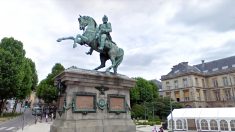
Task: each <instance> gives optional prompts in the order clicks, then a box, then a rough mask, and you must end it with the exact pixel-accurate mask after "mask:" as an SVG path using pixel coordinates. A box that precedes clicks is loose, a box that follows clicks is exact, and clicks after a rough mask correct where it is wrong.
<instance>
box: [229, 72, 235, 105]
mask: <svg viewBox="0 0 235 132" xmlns="http://www.w3.org/2000/svg"><path fill="white" fill-rule="evenodd" d="M228 75H229V80H230V84H231V89H232V94H233V103H234V106H235V96H234V87H233V82H232V79H231V74H228Z"/></svg>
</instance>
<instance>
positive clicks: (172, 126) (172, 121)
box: [170, 96, 174, 132]
mask: <svg viewBox="0 0 235 132" xmlns="http://www.w3.org/2000/svg"><path fill="white" fill-rule="evenodd" d="M170 108H171V131H172V132H174V125H173V124H174V120H173V113H172V101H171V96H170Z"/></svg>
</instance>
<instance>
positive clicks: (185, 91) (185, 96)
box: [183, 90, 189, 101]
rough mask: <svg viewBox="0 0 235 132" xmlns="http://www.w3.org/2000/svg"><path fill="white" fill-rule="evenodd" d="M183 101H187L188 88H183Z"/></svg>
mask: <svg viewBox="0 0 235 132" xmlns="http://www.w3.org/2000/svg"><path fill="white" fill-rule="evenodd" d="M183 92H184V101H189V90H184V91H183Z"/></svg>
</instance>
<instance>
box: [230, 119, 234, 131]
mask: <svg viewBox="0 0 235 132" xmlns="http://www.w3.org/2000/svg"><path fill="white" fill-rule="evenodd" d="M230 127H231V131H235V120H231V121H230Z"/></svg>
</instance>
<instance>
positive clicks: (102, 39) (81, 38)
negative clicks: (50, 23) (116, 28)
mask: <svg viewBox="0 0 235 132" xmlns="http://www.w3.org/2000/svg"><path fill="white" fill-rule="evenodd" d="M102 20H103V24H100V25H99V26H97V24H96V22H95V20H94V19H93V18H92V17H89V16H80V17H79V18H78V21H79V28H80V30H83V31H84V32H83V34H78V35H77V36H76V37H73V36H70V37H63V38H59V39H58V40H57V42H61V41H62V40H73V41H74V43H73V48H75V47H77V44H80V45H87V46H89V47H90V50H89V51H88V52H87V53H86V54H87V55H91V54H92V52H93V51H94V50H95V51H97V52H99V53H100V62H101V65H100V66H98V67H96V68H95V69H94V70H99V69H100V68H103V67H105V63H106V61H107V60H109V59H110V60H111V62H112V65H111V66H109V67H108V68H107V69H106V72H109V71H110V70H111V69H112V68H113V71H114V74H117V68H118V66H119V65H120V64H121V62H122V60H123V56H124V51H123V49H122V48H119V47H118V46H117V45H116V43H114V42H113V41H112V38H111V36H110V34H109V33H110V32H111V31H112V28H111V24H110V23H109V22H108V17H107V16H104V17H103V19H102Z"/></svg>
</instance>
